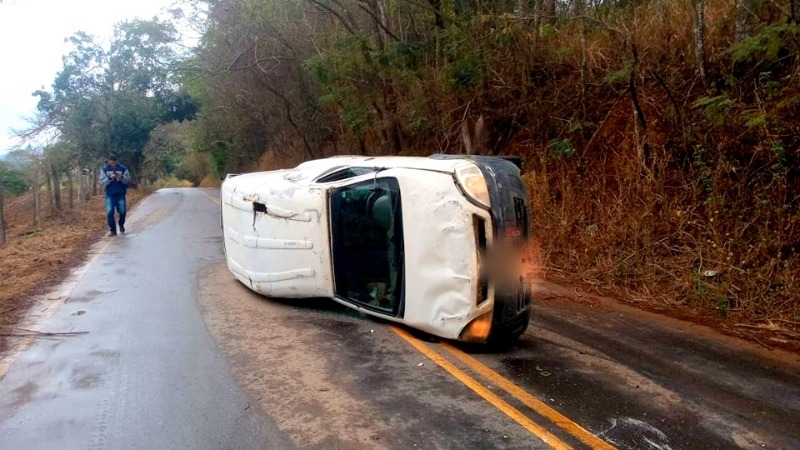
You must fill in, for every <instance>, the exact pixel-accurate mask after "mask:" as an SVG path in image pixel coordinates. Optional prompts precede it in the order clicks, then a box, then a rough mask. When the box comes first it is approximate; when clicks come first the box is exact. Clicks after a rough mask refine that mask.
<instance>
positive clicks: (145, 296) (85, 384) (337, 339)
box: [0, 189, 800, 450]
mask: <svg viewBox="0 0 800 450" xmlns="http://www.w3.org/2000/svg"><path fill="white" fill-rule="evenodd" d="M217 195H218V194H217V192H216V191H214V190H201V189H164V190H161V191H158V192H156V193H155V194H153V195H152V196H150V197H148V198H147V199H145V200H144V201H143V202H142V203H141V204H140V205H139V206H138V207H137V208H136V209H134V211H132V213H131V215H130V219H129V227H128V228H129V233H128V234H127V235H125V236H120V237H117V238H113V239H109V238H104V239H103V240H102V241H101V242H98V245H97V246H96V247H95V248H94V249H93V256H92V258H91V260H90V261H89V262H88V263H87V264H86V266H84V267H83V268H81V269H80V270H79V271H77V272H76V273H75V275H74V276H73V277H72V278H71V279H70V280H69V281H68V282H67V283H65V284H64V285H63V286H61V287H60V288H59V290H57V291H56V292H54V293H52V294H50V295H48V296H46V297H45V298H43V299H42V301H41V303H40V305H39V306H38V307H37V308H36V309H34V313H35V314H34V315H33V316H32V317H31V320H30V322H29V323H28V324H26V325H25V326H24V327H25V328H26V329H30V330H34V331H37V332H38V334H37V335H36V337H35V338H33V337H32V338H28V339H18V340H17V341H16V346H15V348H14V349H13V351H12V352H11V353H9V354H8V355H3V359H2V360H0V376H3V378H2V380H0V449H50V448H53V449H59V450H67V449H85V448H92V449H95V448H97V449H106V448H114V449H117V448H123V449H127V448H135V449H151V448H152V449H155V448H159V449H162V448H163V449H171V448H188V449H229V448H230V449H233V448H242V449H251V448H267V449H284V448H319V449H323V448H324V449H329V448H342V449H351V448H353V449H359V448H435V449H451V448H452V449H462V448H475V449H488V448H525V449H531V448H533V449H536V448H550V447H555V448H569V447H572V448H630V449H641V448H652V449H668V448H672V449H683V448H685V449H694V448H697V449H701V448H702V449H709V448H737V447H739V448H776V449H777V448H785V449H790V448H800V370H798V368H799V367H800V361H798V357H797V355H784V354H765V353H764V352H762V353H761V354H759V353H758V352H755V351H752V350H753V349H752V348H750V347H746V346H741V345H740V344H739V343H737V342H734V341H731V340H729V339H721V338H720V337H718V336H716V335H714V333H711V332H709V331H708V330H705V329H703V328H702V327H695V326H691V325H686V324H682V323H679V322H676V321H669V320H661V319H659V318H657V317H655V316H651V315H647V314H642V313H638V312H636V311H635V310H632V309H625V308H617V307H609V306H608V305H605V304H601V303H585V302H584V303H575V302H569V301H564V300H561V299H560V298H559V296H558V295H557V293H558V292H557V290H558V289H557V288H549V287H547V286H543V287H541V288H540V294H539V296H538V298H537V301H536V304H535V319H534V321H533V323H532V324H531V327H530V328H529V330H528V331H527V332H526V334H525V335H524V336H523V337H522V339H521V340H520V342H519V344H518V345H517V346H515V347H514V348H513V349H511V350H509V351H507V352H503V353H496V354H491V353H476V352H475V351H474V349H469V348H458V347H454V346H452V345H449V344H448V343H444V342H438V341H436V340H435V339H431V338H429V337H425V336H420V335H418V334H416V333H413V331H412V330H406V329H403V328H398V327H395V326H392V325H390V324H387V323H382V322H379V321H375V320H372V319H369V318H365V317H363V316H361V315H359V314H357V313H355V312H352V311H350V310H348V309H346V308H343V307H341V306H340V305H338V304H335V303H333V302H332V301H327V300H307V301H289V300H273V299H266V298H263V297H260V296H258V295H255V294H253V293H252V292H250V291H249V290H247V289H246V288H245V287H244V286H242V285H241V284H240V283H238V282H237V281H236V280H235V279H234V278H233V277H232V275H230V273H229V272H228V271H227V269H226V268H225V265H224V259H223V255H222V249H221V239H220V229H219V204H218V200H217V198H218V197H217Z"/></svg>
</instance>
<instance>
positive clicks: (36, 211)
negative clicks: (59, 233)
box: [31, 174, 42, 227]
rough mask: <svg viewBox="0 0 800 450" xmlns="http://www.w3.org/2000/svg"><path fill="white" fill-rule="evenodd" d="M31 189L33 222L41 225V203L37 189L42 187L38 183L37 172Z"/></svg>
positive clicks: (38, 225)
mask: <svg viewBox="0 0 800 450" xmlns="http://www.w3.org/2000/svg"><path fill="white" fill-rule="evenodd" d="M31 189H32V190H33V224H34V225H35V226H37V227H40V226H41V225H42V205H41V202H40V199H39V191H40V190H41V189H42V185H41V184H40V183H39V175H38V174H37V175H36V179H35V181H34V182H33V187H32V188H31Z"/></svg>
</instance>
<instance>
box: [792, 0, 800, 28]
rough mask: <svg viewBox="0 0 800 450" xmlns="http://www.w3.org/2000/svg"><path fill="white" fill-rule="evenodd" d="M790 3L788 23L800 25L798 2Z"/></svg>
mask: <svg viewBox="0 0 800 450" xmlns="http://www.w3.org/2000/svg"><path fill="white" fill-rule="evenodd" d="M790 3H791V5H789V6H790V7H791V11H790V12H789V23H800V17H798V16H800V0H791V2H790Z"/></svg>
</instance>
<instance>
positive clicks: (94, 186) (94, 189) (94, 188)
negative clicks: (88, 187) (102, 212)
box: [87, 170, 97, 200]
mask: <svg viewBox="0 0 800 450" xmlns="http://www.w3.org/2000/svg"><path fill="white" fill-rule="evenodd" d="M89 173H91V175H90V177H91V178H90V179H91V180H92V196H95V195H97V171H96V170H90V171H89ZM87 200H88V198H87Z"/></svg>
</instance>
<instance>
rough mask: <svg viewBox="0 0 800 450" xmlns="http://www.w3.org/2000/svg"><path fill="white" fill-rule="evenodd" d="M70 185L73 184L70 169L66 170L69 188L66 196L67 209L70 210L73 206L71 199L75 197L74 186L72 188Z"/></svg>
mask: <svg viewBox="0 0 800 450" xmlns="http://www.w3.org/2000/svg"><path fill="white" fill-rule="evenodd" d="M72 183H73V180H72V169H68V170H67V185H68V186H69V188H68V190H67V195H69V200H68V201H67V207H68V208H69V209H72V207H73V206H75V205H74V203H72V199H73V198H74V197H75V186H73V184H72Z"/></svg>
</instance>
